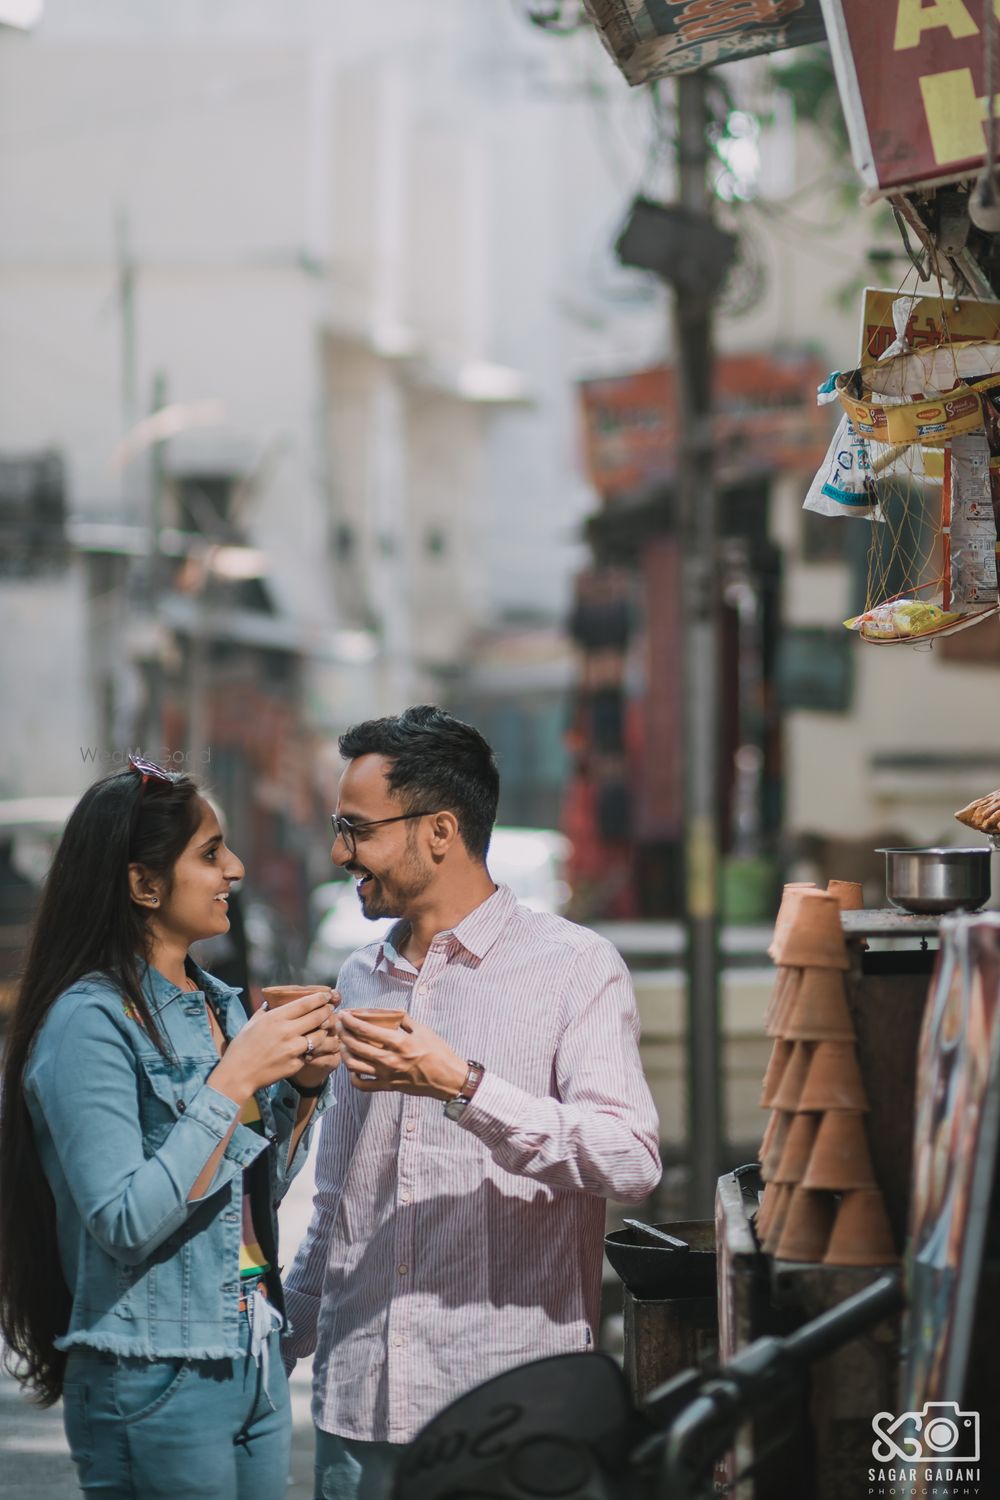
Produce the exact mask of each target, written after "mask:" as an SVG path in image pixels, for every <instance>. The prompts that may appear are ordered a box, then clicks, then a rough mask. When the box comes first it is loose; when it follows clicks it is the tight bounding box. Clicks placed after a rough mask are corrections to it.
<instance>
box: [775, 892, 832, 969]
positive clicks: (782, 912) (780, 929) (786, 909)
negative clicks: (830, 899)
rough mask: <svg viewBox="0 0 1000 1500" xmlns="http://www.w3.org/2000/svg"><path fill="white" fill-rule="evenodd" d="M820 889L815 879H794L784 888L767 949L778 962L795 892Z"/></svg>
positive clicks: (779, 961) (778, 962) (777, 962)
mask: <svg viewBox="0 0 1000 1500" xmlns="http://www.w3.org/2000/svg"><path fill="white" fill-rule="evenodd" d="M818 889H819V887H818V886H817V884H816V882H815V881H814V880H792V881H789V883H788V885H786V886H784V887H783V888H782V892H781V904H780V905H779V907H778V915H777V916H776V917H775V919H774V933H773V935H772V937H771V942H770V944H769V946H768V950H767V951H768V954H769V956H770V957H771V959H772V960H773V961H774V962H775V963H776V964H780V963H781V948H782V945H783V943H784V937H785V933H786V932H787V930H788V924H789V921H790V919H791V913H792V909H793V902H792V899H791V898H792V895H793V893H794V892H795V891H815V890H818Z"/></svg>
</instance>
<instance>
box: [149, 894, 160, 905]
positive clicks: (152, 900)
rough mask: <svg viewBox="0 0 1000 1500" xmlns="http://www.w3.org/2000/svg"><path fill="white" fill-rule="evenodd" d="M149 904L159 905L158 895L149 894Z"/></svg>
mask: <svg viewBox="0 0 1000 1500" xmlns="http://www.w3.org/2000/svg"><path fill="white" fill-rule="evenodd" d="M149 904H150V906H159V904H160V898H159V896H150V898H149Z"/></svg>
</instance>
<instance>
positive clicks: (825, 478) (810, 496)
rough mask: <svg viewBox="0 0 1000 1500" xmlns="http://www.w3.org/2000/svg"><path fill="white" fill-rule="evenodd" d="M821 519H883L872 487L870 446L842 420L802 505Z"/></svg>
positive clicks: (848, 423) (844, 418)
mask: <svg viewBox="0 0 1000 1500" xmlns="http://www.w3.org/2000/svg"><path fill="white" fill-rule="evenodd" d="M802 509H803V510H811V511H815V512H816V514H817V515H820V516H865V517H867V518H868V519H869V520H873V519H876V520H880V519H881V515H880V514H878V500H877V497H876V495H875V493H874V491H873V488H872V474H871V461H870V458H869V453H868V444H867V443H866V442H865V440H864V438H862V437H860V436H859V434H858V433H857V432H856V431H855V429H854V426H853V424H852V423H851V420H850V418H849V417H842V418H841V420H840V423H839V425H838V427H837V430H836V432H835V433H834V435H833V440H832V442H831V443H830V446H829V448H828V449H827V454H826V457H825V458H824V460H823V462H822V464H821V465H820V467H819V469H818V470H817V471H816V477H815V479H814V480H813V482H812V484H811V485H810V486H809V491H808V493H807V495H806V498H805V500H804V501H803V504H802Z"/></svg>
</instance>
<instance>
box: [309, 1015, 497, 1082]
mask: <svg viewBox="0 0 1000 1500" xmlns="http://www.w3.org/2000/svg"><path fill="white" fill-rule="evenodd" d="M337 1029H338V1031H339V1032H340V1039H341V1043H342V1047H343V1051H342V1053H341V1056H342V1057H343V1060H344V1067H345V1068H346V1069H347V1070H348V1072H349V1074H350V1078H351V1083H352V1084H353V1085H354V1087H355V1088H356V1089H360V1090H361V1092H362V1093H366V1094H376V1093H384V1092H385V1091H386V1090H391V1091H392V1092H393V1093H397V1094H417V1095H420V1096H422V1097H423V1098H427V1099H454V1098H455V1096H456V1094H457V1093H458V1092H459V1090H460V1089H461V1087H462V1085H463V1084H464V1082H465V1080H466V1078H467V1077H468V1073H469V1064H468V1063H467V1062H466V1060H465V1058H464V1057H459V1055H458V1053H457V1052H456V1051H455V1049H454V1048H453V1047H450V1046H449V1045H448V1043H447V1042H446V1041H445V1040H444V1039H443V1037H439V1036H438V1034H437V1032H436V1031H432V1030H431V1029H430V1027H429V1026H423V1025H421V1023H420V1022H419V1021H414V1020H413V1019H412V1017H410V1016H408V1015H404V1016H403V1019H402V1021H401V1022H400V1023H399V1025H398V1026H397V1027H396V1028H395V1029H394V1030H392V1031H387V1030H386V1028H385V1027H384V1026H372V1025H371V1024H370V1023H369V1022H367V1021H363V1020H362V1019H361V1017H360V1016H358V1015H357V1014H356V1013H355V1012H354V1011H350V1010H342V1011H339V1012H338V1014H337Z"/></svg>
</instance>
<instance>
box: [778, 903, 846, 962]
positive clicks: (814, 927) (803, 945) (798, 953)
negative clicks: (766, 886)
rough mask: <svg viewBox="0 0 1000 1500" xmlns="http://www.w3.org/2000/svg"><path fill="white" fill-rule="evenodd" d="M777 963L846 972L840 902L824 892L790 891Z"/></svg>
mask: <svg viewBox="0 0 1000 1500" xmlns="http://www.w3.org/2000/svg"><path fill="white" fill-rule="evenodd" d="M789 903H790V906H791V911H790V914H789V924H788V930H787V932H786V933H785V934H784V937H783V939H782V943H781V951H780V954H779V956H778V962H779V963H782V964H789V965H794V966H796V967H798V968H802V969H812V968H818V969H847V968H849V967H850V963H849V960H848V957H847V944H846V943H845V942H844V931H843V928H842V927H841V925H840V903H839V902H838V900H837V898H836V896H828V895H827V894H826V892H825V891H793V892H792V894H791V896H790V897H789Z"/></svg>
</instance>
